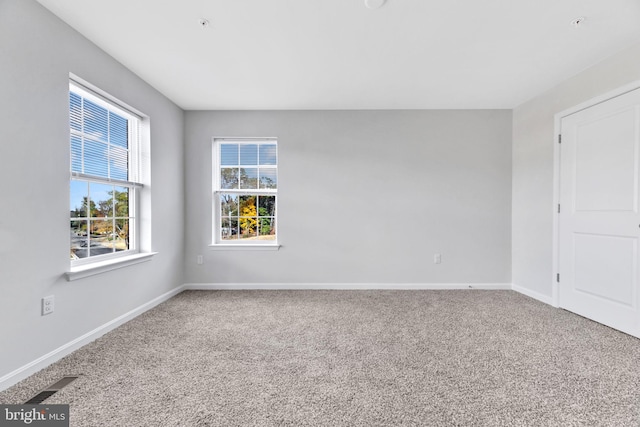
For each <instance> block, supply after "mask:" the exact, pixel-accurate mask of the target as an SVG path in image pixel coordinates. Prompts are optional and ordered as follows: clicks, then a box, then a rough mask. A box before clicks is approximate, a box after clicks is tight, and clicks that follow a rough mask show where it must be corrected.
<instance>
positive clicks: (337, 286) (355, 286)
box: [184, 283, 511, 291]
mask: <svg viewBox="0 0 640 427" xmlns="http://www.w3.org/2000/svg"><path fill="white" fill-rule="evenodd" d="M184 289H185V290H211V291H213V290H258V289H262V290H273V289H288V290H321V289H334V290H367V289H385V290H411V289H416V290H419V289H424V290H437V289H494V290H497V289H511V283H185V284H184Z"/></svg>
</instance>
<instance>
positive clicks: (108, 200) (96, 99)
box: [69, 82, 142, 266]
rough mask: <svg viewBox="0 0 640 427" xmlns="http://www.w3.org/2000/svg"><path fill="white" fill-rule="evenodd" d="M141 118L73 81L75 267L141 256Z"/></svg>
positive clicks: (72, 190) (72, 238)
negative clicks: (139, 241) (133, 255)
mask: <svg viewBox="0 0 640 427" xmlns="http://www.w3.org/2000/svg"><path fill="white" fill-rule="evenodd" d="M139 125H140V118H139V117H138V116H137V115H135V114H133V113H132V112H130V111H127V110H125V109H123V108H122V107H120V106H118V105H116V104H115V103H113V102H110V101H107V100H106V99H105V98H103V97H101V96H99V95H97V94H96V93H93V92H92V91H89V90H88V89H86V88H84V87H82V86H80V85H79V84H76V83H75V82H71V83H70V85H69V128H70V152H71V178H70V202H71V203H70V229H71V246H70V249H71V250H70V255H71V265H72V266H74V265H82V264H87V263H89V262H95V261H102V260H107V259H109V258H114V257H120V256H123V255H131V254H134V253H137V252H138V249H139V244H138V236H139V234H138V228H139V227H138V225H139V224H138V217H137V215H136V213H137V206H136V200H137V199H138V193H139V189H140V188H141V187H142V184H141V183H140V174H139V161H138V159H139V145H140V144H139V134H140V126H139Z"/></svg>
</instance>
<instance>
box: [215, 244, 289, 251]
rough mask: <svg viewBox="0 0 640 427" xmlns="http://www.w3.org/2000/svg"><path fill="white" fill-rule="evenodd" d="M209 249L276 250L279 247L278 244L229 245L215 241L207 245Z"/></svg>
mask: <svg viewBox="0 0 640 427" xmlns="http://www.w3.org/2000/svg"><path fill="white" fill-rule="evenodd" d="M209 249H211V250H212V251H277V250H279V249H280V245H278V244H275V245H250V244H241V245H230V244H224V243H217V244H213V245H209Z"/></svg>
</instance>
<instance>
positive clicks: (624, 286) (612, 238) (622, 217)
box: [558, 89, 640, 337]
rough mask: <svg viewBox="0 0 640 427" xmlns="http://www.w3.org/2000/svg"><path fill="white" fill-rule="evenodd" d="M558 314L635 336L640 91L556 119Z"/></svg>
mask: <svg viewBox="0 0 640 427" xmlns="http://www.w3.org/2000/svg"><path fill="white" fill-rule="evenodd" d="M561 135H562V140H561V141H562V142H561V144H560V214H559V233H560V234H559V240H558V253H559V257H560V258H559V268H560V270H559V273H560V276H559V294H558V295H559V303H560V307H562V308H565V309H567V310H570V311H573V312H575V313H577V314H579V315H582V316H584V317H588V318H590V319H593V320H595V321H597V322H600V323H603V324H605V325H608V326H610V327H612V328H615V329H618V330H621V331H623V332H626V333H628V334H631V335H634V336H636V337H640V310H639V306H640V300H639V295H640V292H639V286H638V279H639V277H640V276H639V271H638V268H639V262H638V256H639V253H638V249H639V248H638V238H639V237H640V214H639V212H638V191H639V189H638V187H639V186H638V179H639V174H638V172H639V170H638V157H639V149H640V146H639V139H640V89H638V90H634V91H632V92H628V93H626V94H624V95H620V96H618V97H616V98H613V99H610V100H608V101H606V102H603V103H600V104H597V105H594V106H592V107H589V108H587V109H585V110H582V111H579V112H577V113H574V114H571V115H569V116H567V117H564V118H563V119H562V123H561Z"/></svg>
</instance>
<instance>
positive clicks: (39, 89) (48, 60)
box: [0, 0, 184, 377]
mask: <svg viewBox="0 0 640 427" xmlns="http://www.w3.org/2000/svg"><path fill="white" fill-rule="evenodd" d="M0 61H1V66H0V105H1V107H0V111H1V114H0V160H1V161H2V168H0V183H1V184H0V185H1V187H0V188H1V191H0V200H2V210H1V211H0V242H1V244H0V336H1V337H2V344H1V345H0V377H2V376H3V375H5V374H7V373H9V372H11V371H13V370H15V369H17V368H19V367H21V366H23V365H24V364H26V363H29V362H31V361H33V360H35V359H37V358H38V357H40V356H43V355H44V354H46V353H48V352H50V351H52V350H54V349H56V348H58V347H59V346H61V345H63V344H66V343H68V342H69V341H71V340H73V339H76V338H78V337H79V336H81V335H83V334H85V333H87V332H89V331H91V330H93V329H95V328H96V327H98V326H100V325H103V324H104V323H106V322H108V321H111V320H113V319H114V318H116V317H118V316H120V315H122V314H124V313H126V312H128V311H130V310H131V309H133V308H135V307H138V306H140V305H141V304H144V303H146V302H149V301H150V300H152V299H153V298H154V297H156V296H159V295H161V294H163V293H165V292H167V291H169V290H171V289H173V288H175V287H176V286H178V285H180V284H181V283H182V278H183V266H184V264H183V259H184V258H183V255H182V248H183V238H182V235H183V222H184V216H183V211H184V207H183V191H184V166H183V160H184V153H183V151H184V150H183V118H184V117H183V112H182V110H180V109H179V108H177V107H176V106H175V105H174V104H172V103H171V102H170V101H168V100H167V99H166V98H165V97H163V96H162V95H160V94H159V93H158V92H156V91H155V90H154V89H153V88H151V87H150V86H149V85H147V84H146V83H144V82H143V81H142V80H140V79H139V78H138V77H136V76H135V75H134V74H132V73H131V72H130V71H128V70H126V69H125V68H124V67H123V66H122V65H121V64H119V63H117V62H116V61H114V60H113V59H112V58H111V57H109V56H108V55H106V54H105V53H104V52H102V51H101V50H99V49H98V48H97V47H96V46H95V45H93V44H91V43H90V42H88V41H87V40H86V39H84V38H83V37H81V36H80V35H79V34H77V33H76V32H75V31H73V30H72V29H71V28H69V27H68V26H67V25H66V24H64V23H62V22H61V21H60V20H58V19H57V18H56V17H54V16H53V15H52V14H50V13H49V12H48V11H46V10H45V9H44V8H42V7H41V6H40V5H39V4H38V3H36V2H35V1H32V0H0ZM70 72H72V73H74V74H76V75H78V76H79V77H81V78H83V79H85V80H87V81H89V82H91V83H92V84H94V85H96V86H98V87H99V88H101V89H103V90H105V91H107V92H108V93H110V94H112V95H113V96H115V97H117V98H119V99H121V100H122V101H124V102H126V103H128V104H129V105H131V106H133V107H134V108H137V109H139V110H140V111H142V112H144V113H145V114H147V115H149V116H150V118H151V138H152V140H151V154H152V161H151V174H152V181H153V184H152V190H151V191H152V196H151V197H152V213H153V222H152V246H153V249H154V250H156V251H158V252H159V254H158V255H156V256H155V257H154V258H153V260H152V261H150V262H146V263H142V264H138V265H135V266H131V267H127V268H123V269H120V270H116V271H111V272H108V273H105V274H101V275H99V276H93V277H90V278H87V279H82V280H78V281H74V282H67V281H66V279H65V278H64V277H63V274H64V273H65V272H66V271H67V270H68V269H69V216H68V215H69V172H68V171H69V125H68V120H69V119H68V117H69V115H68V108H69V107H68V105H69V101H68V79H69V73H70ZM52 294H53V295H55V298H56V308H55V312H54V313H53V314H51V315H48V316H44V317H43V316H40V298H42V297H44V296H47V295H52Z"/></svg>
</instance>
